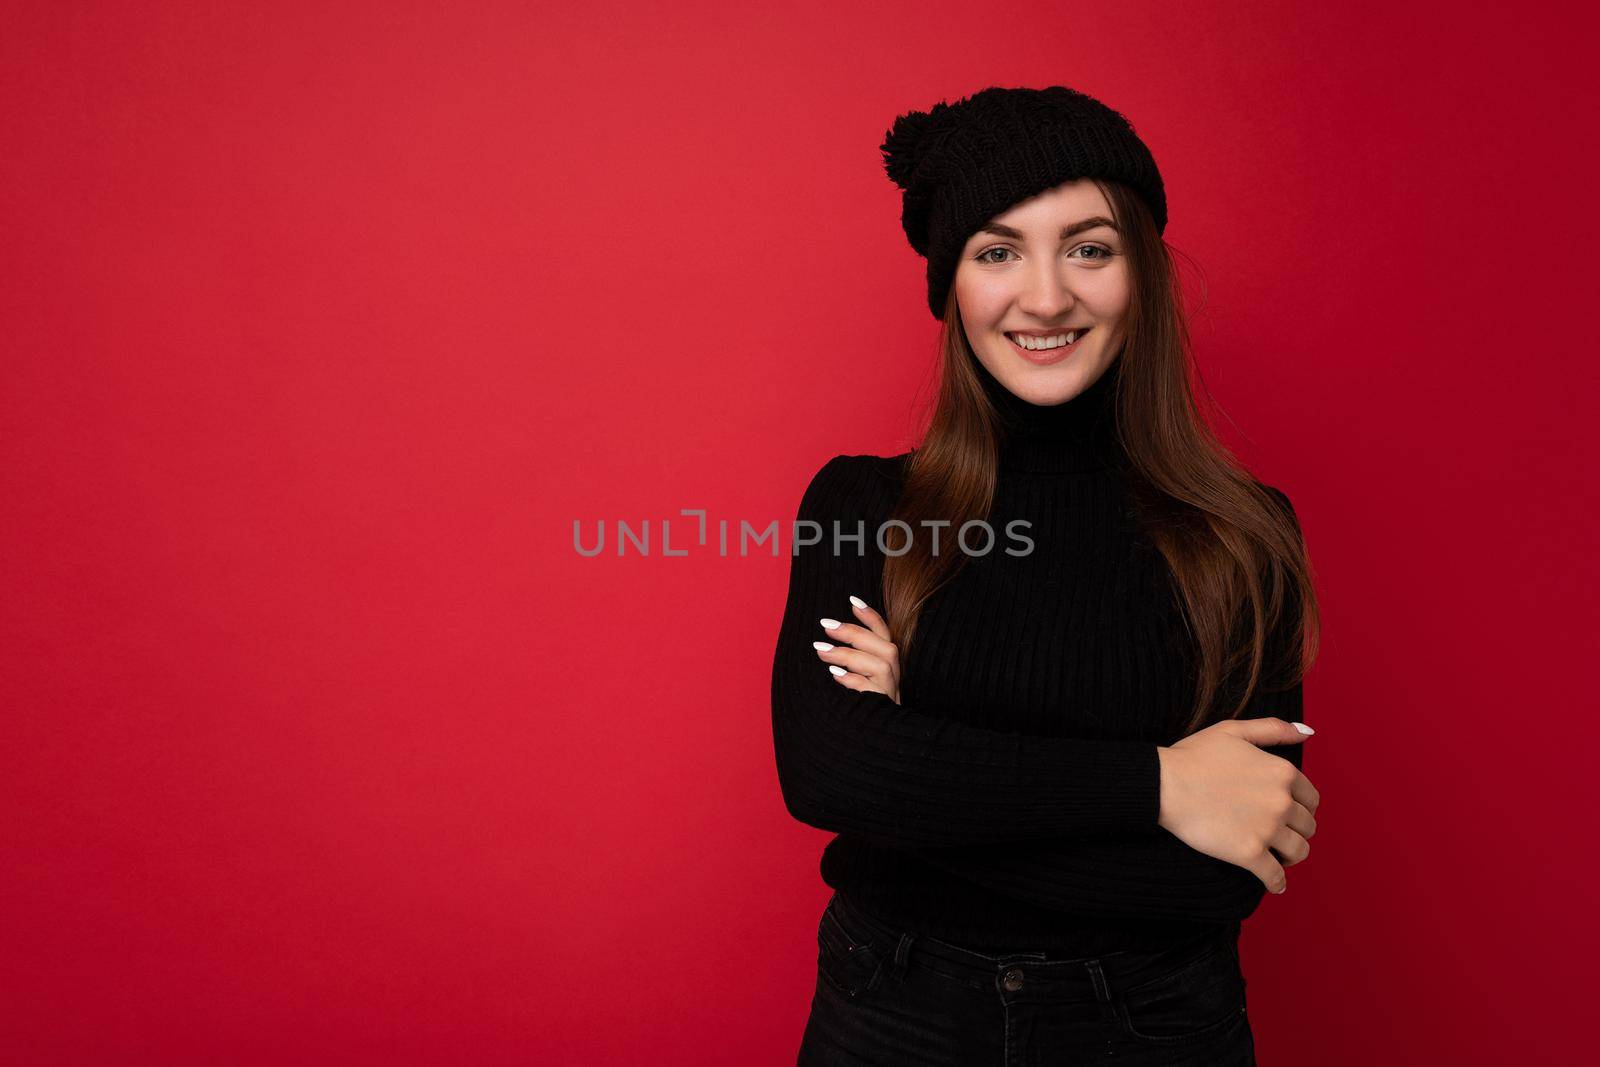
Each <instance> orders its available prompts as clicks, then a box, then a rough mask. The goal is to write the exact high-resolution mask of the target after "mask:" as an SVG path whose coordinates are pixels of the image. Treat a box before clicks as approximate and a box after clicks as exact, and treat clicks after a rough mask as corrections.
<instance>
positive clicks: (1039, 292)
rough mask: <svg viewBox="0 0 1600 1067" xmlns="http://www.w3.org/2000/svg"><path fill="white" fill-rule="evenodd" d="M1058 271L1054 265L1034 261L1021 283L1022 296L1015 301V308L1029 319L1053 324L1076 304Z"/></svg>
mask: <svg viewBox="0 0 1600 1067" xmlns="http://www.w3.org/2000/svg"><path fill="white" fill-rule="evenodd" d="M1060 269H1064V268H1058V266H1057V265H1056V264H1053V263H1051V264H1045V263H1040V262H1037V261H1036V264H1035V265H1034V266H1033V267H1031V268H1030V269H1029V272H1028V276H1027V280H1026V281H1025V282H1024V283H1023V288H1022V295H1021V297H1020V299H1019V300H1018V301H1017V306H1018V308H1020V309H1021V310H1022V311H1023V312H1024V313H1025V314H1026V315H1028V316H1029V317H1030V318H1033V319H1037V320H1039V321H1041V322H1055V321H1057V320H1059V319H1061V318H1062V317H1064V316H1065V314H1066V313H1067V312H1068V311H1071V310H1072V306H1073V305H1074V304H1075V303H1077V299H1076V298H1075V297H1074V296H1073V295H1072V292H1071V290H1069V289H1068V288H1067V285H1066V283H1065V282H1064V281H1063V279H1062V276H1061V274H1060V273H1059V270H1060Z"/></svg>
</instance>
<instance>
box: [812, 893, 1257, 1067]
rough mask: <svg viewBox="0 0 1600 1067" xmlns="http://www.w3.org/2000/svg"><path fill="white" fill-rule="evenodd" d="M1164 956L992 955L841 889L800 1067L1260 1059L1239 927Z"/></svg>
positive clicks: (827, 927) (1028, 1066)
mask: <svg viewBox="0 0 1600 1067" xmlns="http://www.w3.org/2000/svg"><path fill="white" fill-rule="evenodd" d="M1222 929H1223V933H1220V934H1219V935H1218V936H1216V937H1204V938H1202V939H1200V940H1198V941H1194V942H1190V943H1187V944H1183V945H1179V946H1176V947H1173V948H1170V949H1164V950H1162V951H1159V952H1133V951H1125V952H1112V953H1108V954H1106V955H1103V956H1099V957H1089V958H1082V959H1052V958H1050V954H1049V953H1046V952H1042V951H1041V952H1031V953H1019V954H1012V955H1007V956H990V955H986V954H984V953H981V952H975V951H972V950H970V949H966V948H962V947H960V946H958V945H952V944H950V943H949V942H946V941H939V940H936V939H934V938H931V937H925V936H918V935H915V934H911V933H909V932H906V931H903V930H897V929H895V928H893V927H892V926H889V925H886V924H885V923H883V922H882V921H880V920H879V919H877V918H876V917H874V916H871V915H868V914H867V913H866V912H864V911H862V910H861V909H860V908H859V907H857V906H855V905H853V904H852V903H851V902H850V901H849V900H848V899H847V898H845V897H844V896H842V895H840V894H837V893H836V894H834V896H833V899H832V900H830V901H829V902H828V906H827V908H826V909H824V911H823V913H822V921H821V922H820V923H819V924H818V927H817V985H816V993H815V995H814V996H813V998H812V1002H811V1016H810V1018H809V1019H807V1021H806V1029H805V1036H804V1037H802V1038H801V1041H800V1056H799V1061H798V1063H799V1067H807V1065H823V1064H839V1065H844V1064H849V1065H856V1067H859V1065H861V1064H883V1065H886V1067H887V1065H893V1067H912V1065H920V1067H986V1065H993V1067H1032V1065H1035V1064H1051V1065H1056V1067H1065V1065H1067V1064H1077V1063H1102V1062H1111V1063H1117V1064H1127V1065H1129V1067H1144V1065H1146V1064H1166V1065H1190V1064H1192V1065H1196V1067H1199V1065H1202V1064H1203V1065H1206V1067H1234V1065H1251V1067H1253V1065H1254V1064H1255V1062H1256V1061H1255V1040H1254V1035H1252V1034H1251V1032H1250V1020H1249V1017H1248V1015H1247V1014H1246V1012H1245V995H1244V987H1245V980H1244V973H1243V972H1242V971H1241V970H1240V967H1239V941H1238V932H1239V931H1238V927H1237V926H1233V927H1224V928H1222Z"/></svg>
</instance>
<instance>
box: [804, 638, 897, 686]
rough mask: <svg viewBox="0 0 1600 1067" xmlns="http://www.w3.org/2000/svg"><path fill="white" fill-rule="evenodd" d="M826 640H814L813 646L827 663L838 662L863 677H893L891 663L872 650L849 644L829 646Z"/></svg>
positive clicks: (820, 657)
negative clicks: (860, 648) (863, 650)
mask: <svg viewBox="0 0 1600 1067" xmlns="http://www.w3.org/2000/svg"><path fill="white" fill-rule="evenodd" d="M824 645H827V642H826V641H815V642H812V647H813V648H815V649H816V650H817V656H818V658H819V659H821V660H822V661H823V662H825V663H836V664H838V665H839V666H841V667H843V668H845V669H846V670H848V671H849V672H850V673H852V674H859V675H861V676H862V677H863V678H875V679H886V678H893V677H894V672H893V671H892V670H891V669H890V667H889V664H887V663H885V662H884V661H883V660H881V659H879V658H878V657H877V656H874V655H873V654H872V653H870V652H861V651H858V650H856V649H853V648H851V647H850V646H848V645H833V646H830V647H828V648H824V647H822V646H824Z"/></svg>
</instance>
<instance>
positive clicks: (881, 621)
mask: <svg viewBox="0 0 1600 1067" xmlns="http://www.w3.org/2000/svg"><path fill="white" fill-rule="evenodd" d="M850 605H851V607H853V608H855V612H856V618H858V619H860V620H861V621H862V623H863V624H865V625H866V627H867V629H869V630H871V631H872V632H873V633H874V634H876V635H877V636H878V637H881V638H883V639H884V640H885V641H891V642H892V641H893V640H894V636H893V635H892V634H890V633H889V622H888V620H887V619H885V618H884V617H883V616H882V615H879V614H878V613H877V612H876V611H875V610H873V609H872V608H870V607H868V606H867V602H866V601H865V600H862V599H861V598H860V597H858V596H853V597H851V598H850Z"/></svg>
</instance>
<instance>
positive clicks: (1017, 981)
mask: <svg viewBox="0 0 1600 1067" xmlns="http://www.w3.org/2000/svg"><path fill="white" fill-rule="evenodd" d="M1000 984H1001V985H1003V986H1005V987H1006V992H1008V993H1015V992H1016V991H1017V990H1019V989H1021V988H1022V972H1021V971H1019V970H1017V969H1016V968H1015V967H1013V968H1011V970H1009V971H1007V972H1006V976H1005V978H1004V979H1002V980H1001V983H1000Z"/></svg>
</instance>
